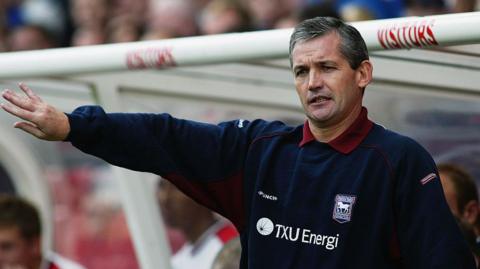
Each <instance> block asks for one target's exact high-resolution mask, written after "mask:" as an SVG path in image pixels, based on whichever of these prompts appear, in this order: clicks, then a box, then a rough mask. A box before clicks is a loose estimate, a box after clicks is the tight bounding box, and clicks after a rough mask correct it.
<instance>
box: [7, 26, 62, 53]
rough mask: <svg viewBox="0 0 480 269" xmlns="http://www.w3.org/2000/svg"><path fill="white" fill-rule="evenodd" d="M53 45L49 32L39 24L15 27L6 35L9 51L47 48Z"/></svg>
mask: <svg viewBox="0 0 480 269" xmlns="http://www.w3.org/2000/svg"><path fill="white" fill-rule="evenodd" d="M53 47H55V42H54V41H53V38H52V37H51V35H50V33H49V32H48V31H47V30H46V29H44V28H43V27H41V26H37V25H25V26H19V27H17V28H15V29H14V30H13V31H12V32H11V33H10V35H9V37H8V48H9V50H11V51H20V50H35V49H48V48H53Z"/></svg>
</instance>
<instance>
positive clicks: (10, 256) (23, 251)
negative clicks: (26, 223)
mask: <svg viewBox="0 0 480 269" xmlns="http://www.w3.org/2000/svg"><path fill="white" fill-rule="evenodd" d="M40 256H41V255H40V246H39V240H26V239H24V238H23V236H22V235H21V233H20V230H19V229H18V228H17V227H15V226H10V227H0V268H21V269H24V268H25V269H29V268H35V266H38V265H36V264H37V263H38V262H39V261H40V260H41V259H40Z"/></svg>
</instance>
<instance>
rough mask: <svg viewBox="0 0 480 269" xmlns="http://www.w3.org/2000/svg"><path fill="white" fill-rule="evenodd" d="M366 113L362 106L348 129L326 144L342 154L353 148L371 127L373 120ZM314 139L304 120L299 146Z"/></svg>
mask: <svg viewBox="0 0 480 269" xmlns="http://www.w3.org/2000/svg"><path fill="white" fill-rule="evenodd" d="M367 114H368V112H367V109H366V108H365V107H362V110H361V111H360V115H358V117H357V119H356V120H355V121H354V122H353V123H352V125H350V127H348V129H347V130H345V132H343V133H342V134H341V135H339V136H337V137H336V138H335V139H333V140H332V141H330V142H328V145H330V146H331V147H332V148H334V149H335V150H336V151H339V152H341V153H343V154H348V153H350V152H352V150H354V149H355V148H356V147H357V146H358V145H359V144H360V143H361V142H362V140H363V139H364V138H365V137H366V136H367V134H368V132H369V131H370V129H372V126H373V122H371V121H370V120H369V119H368V117H367ZM314 140H315V137H314V136H313V134H312V131H310V126H309V124H308V121H305V124H304V125H303V139H302V141H300V144H299V146H300V147H303V145H305V144H307V143H308V142H311V141H314Z"/></svg>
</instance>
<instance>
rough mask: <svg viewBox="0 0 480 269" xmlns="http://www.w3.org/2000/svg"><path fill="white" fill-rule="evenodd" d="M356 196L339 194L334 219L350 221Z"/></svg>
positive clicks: (336, 199)
mask: <svg viewBox="0 0 480 269" xmlns="http://www.w3.org/2000/svg"><path fill="white" fill-rule="evenodd" d="M355 199H356V197H355V196H353V195H346V194H337V195H336V196H335V206H334V207H333V219H334V220H336V221H337V222H338V223H345V222H349V221H350V219H351V218H352V211H353V205H354V204H355Z"/></svg>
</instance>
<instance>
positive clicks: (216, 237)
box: [157, 179, 238, 269]
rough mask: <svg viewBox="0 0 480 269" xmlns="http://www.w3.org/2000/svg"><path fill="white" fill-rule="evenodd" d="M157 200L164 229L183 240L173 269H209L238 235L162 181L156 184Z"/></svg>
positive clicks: (222, 221)
mask: <svg viewBox="0 0 480 269" xmlns="http://www.w3.org/2000/svg"><path fill="white" fill-rule="evenodd" d="M157 198H158V202H159V204H160V208H161V212H162V214H163V218H164V221H165V222H166V224H167V226H169V227H172V228H177V229H179V230H180V231H182V232H183V234H184V235H185V239H186V240H187V242H186V243H185V244H184V245H183V247H182V248H181V249H180V250H179V251H178V252H177V253H175V254H174V255H173V257H172V266H173V268H174V269H191V268H196V269H210V267H211V266H212V263H213V260H214V258H215V256H216V255H217V253H218V252H219V251H220V249H221V248H222V246H223V245H224V244H225V243H226V242H228V241H229V240H231V239H232V238H235V237H236V236H237V235H238V234H237V231H236V230H235V228H234V227H233V226H232V224H230V223H227V222H226V221H225V220H218V219H217V218H216V217H215V215H214V214H213V212H212V211H210V210H209V209H207V208H205V207H203V206H201V205H199V204H197V203H196V202H194V201H193V200H192V199H190V198H189V197H188V196H186V195H185V194H183V193H182V192H181V191H180V190H178V189H177V187H175V186H174V185H173V184H171V183H170V182H168V181H166V180H163V179H161V180H160V181H159V183H158V190H157Z"/></svg>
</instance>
